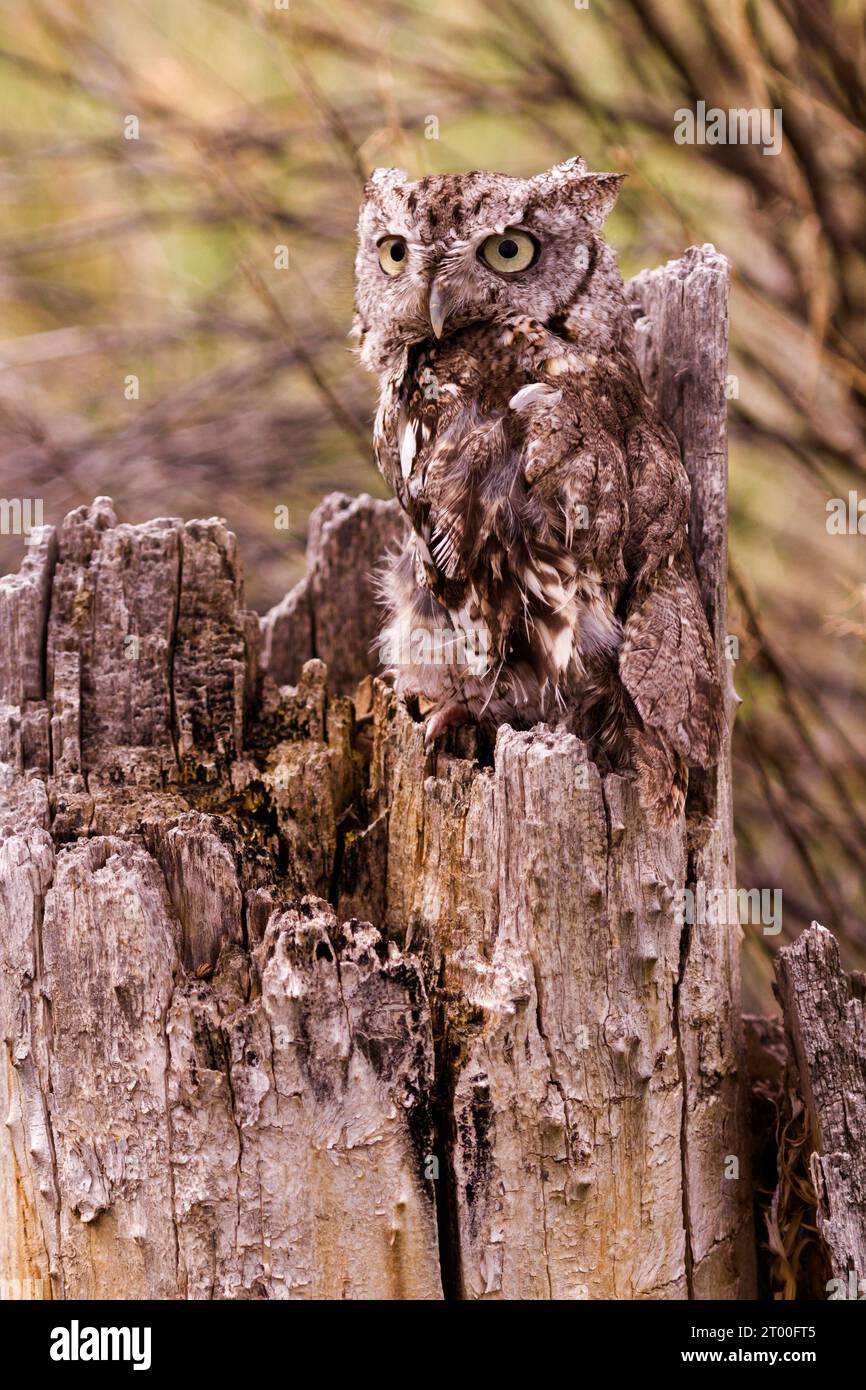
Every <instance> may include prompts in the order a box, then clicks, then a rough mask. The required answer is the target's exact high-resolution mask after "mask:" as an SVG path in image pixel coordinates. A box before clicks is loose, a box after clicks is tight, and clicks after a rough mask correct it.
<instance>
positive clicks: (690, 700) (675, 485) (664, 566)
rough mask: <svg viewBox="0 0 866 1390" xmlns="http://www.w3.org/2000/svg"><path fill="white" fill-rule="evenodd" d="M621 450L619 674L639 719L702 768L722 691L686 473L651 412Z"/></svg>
mask: <svg viewBox="0 0 866 1390" xmlns="http://www.w3.org/2000/svg"><path fill="white" fill-rule="evenodd" d="M627 454H628V465H629V474H630V479H631V505H630V517H629V532H628V538H627V544H626V548H625V558H626V567H627V569H628V571H629V577H630V580H631V584H630V591H629V604H628V610H627V613H626V618H625V624H624V635H623V642H622V646H621V648H620V654H619V672H620V677H621V679H622V683H623V685H624V686H625V688H626V690H627V691H628V693H629V695H630V696H631V698H632V700H633V701H634V703H635V705H636V707H637V710H638V713H639V714H640V716H641V719H642V720H643V721H644V723H645V724H646V725H648V726H650V727H651V728H652V729H654V730H658V731H660V732H661V733H663V734H664V735H665V736H666V737H667V738H668V739H669V741H670V743H671V746H672V747H673V748H674V749H675V750H676V751H677V752H678V753H680V754H681V755H682V757H684V758H685V759H686V761H687V762H688V763H690V764H692V765H693V766H694V765H697V766H700V767H709V766H711V765H712V764H713V763H714V762H716V760H717V758H718V755H719V748H720V745H721V740H722V735H723V732H724V727H725V714H724V697H723V694H722V687H721V681H720V679H719V670H718V662H717V659H716V651H715V647H714V644H713V640H712V637H711V635H710V630H709V625H708V623H707V618H706V614H705V613H704V607H703V603H702V600H701V595H700V591H699V589H698V583H697V578H696V576H695V568H694V562H693V560H692V555H691V551H690V549H689V543H688V530H687V526H688V508H689V493H690V489H689V482H688V478H687V476H686V472H685V469H684V468H683V465H682V461H681V459H680V456H679V450H678V448H677V445H676V441H675V440H674V438H673V436H672V435H671V434H670V432H669V431H668V430H666V429H665V428H664V427H662V426H659V425H657V424H656V423H655V422H654V421H653V420H652V419H651V418H649V419H646V420H643V421H641V422H640V423H639V424H638V425H637V426H636V427H635V428H634V429H633V430H632V432H631V434H630V437H629V445H628V450H627Z"/></svg>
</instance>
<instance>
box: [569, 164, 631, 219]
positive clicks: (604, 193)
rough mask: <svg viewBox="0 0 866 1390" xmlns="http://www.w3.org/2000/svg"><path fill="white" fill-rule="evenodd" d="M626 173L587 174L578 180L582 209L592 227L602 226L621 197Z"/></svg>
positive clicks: (578, 193)
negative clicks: (620, 193)
mask: <svg viewBox="0 0 866 1390" xmlns="http://www.w3.org/2000/svg"><path fill="white" fill-rule="evenodd" d="M624 179H625V174H585V175H584V176H583V178H582V179H578V180H577V185H578V186H577V188H576V190H575V191H576V193H577V196H578V199H579V201H580V210H581V213H582V214H583V216H584V217H585V218H586V220H587V222H588V223H589V224H590V226H591V227H596V228H598V227H601V226H602V225H603V224H604V223H605V222H606V220H607V216H608V213H609V212H610V211H611V209H612V207H613V205H614V203H615V202H616V200H617V198H618V197H619V190H620V188H621V186H622V183H623V181H624Z"/></svg>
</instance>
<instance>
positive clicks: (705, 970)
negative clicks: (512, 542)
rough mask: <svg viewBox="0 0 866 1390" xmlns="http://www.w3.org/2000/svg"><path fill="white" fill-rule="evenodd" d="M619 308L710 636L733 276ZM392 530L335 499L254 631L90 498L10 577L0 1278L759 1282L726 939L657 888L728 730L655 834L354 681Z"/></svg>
mask: <svg viewBox="0 0 866 1390" xmlns="http://www.w3.org/2000/svg"><path fill="white" fill-rule="evenodd" d="M629 293H630V297H631V302H632V304H633V307H634V311H635V318H636V339H637V344H638V351H639V358H640V361H641V365H642V370H643V371H644V373H645V376H646V380H647V385H648V389H650V391H651V392H652V394H653V395H654V396H655V398H656V399H657V401H658V402H659V404H660V408H661V409H662V411H663V413H664V414H665V416H666V418H667V419H668V420H669V422H670V423H671V425H672V427H673V428H674V430H675V431H676V432H677V434H678V436H679V438H680V440H681V443H682V445H683V450H684V455H685V460H686V466H687V468H688V470H689V473H690V475H691V477H692V481H693V505H692V527H691V533H692V542H693V546H694V549H695V556H696V560H697V563H698V569H699V574H700V579H701V584H702V589H703V593H704V597H705V600H706V603H707V608H708V612H709V616H710V619H711V622H712V625H713V630H714V633H715V637H716V641H717V643H718V647H719V652H720V655H721V657H722V659H724V645H723V644H724V635H725V495H726V486H725V467H726V462H725V428H724V371H725V355H726V307H725V306H726V295H727V266H726V263H725V262H724V260H723V258H721V257H719V256H717V255H716V253H715V252H713V250H712V248H707V247H705V248H703V249H702V250H695V249H693V250H691V251H689V252H687V253H686V255H685V257H684V258H683V259H682V260H681V261H677V262H673V263H671V264H670V265H668V266H666V267H664V268H663V269H662V270H658V271H653V272H651V273H648V274H644V275H642V276H640V277H638V279H637V280H636V281H634V282H632V284H631V286H630V290H629ZM400 525H401V522H400V520H399V516H398V515H397V513H396V511H395V508H394V506H393V504H388V503H374V502H372V501H370V500H369V499H357V500H356V501H354V502H353V501H351V500H350V499H342V498H330V499H327V501H326V502H325V503H324V504H323V507H322V508H321V509H320V511H319V513H318V514H317V516H316V518H315V520H314V522H313V525H312V527H311V540H310V555H309V559H310V565H309V573H308V575H307V578H306V579H305V580H304V581H302V584H301V585H300V586H298V588H296V589H295V590H293V591H292V594H291V595H289V596H287V599H286V600H284V602H283V604H281V605H279V606H278V608H277V609H276V610H273V611H272V613H271V614H269V615H268V616H267V617H266V619H264V620H263V622H262V635H263V641H262V642H261V643H260V634H259V623H258V620H257V619H256V618H255V616H254V615H253V614H251V613H249V612H247V611H246V610H245V608H244V604H243V593H242V585H241V578H240V572H239V563H238V557H237V554H236V549H235V542H234V538H233V536H232V535H231V533H230V532H228V531H227V530H226V528H225V526H224V525H223V524H222V523H221V522H219V521H216V520H211V521H203V522H190V523H187V524H186V525H184V524H183V523H182V522H180V521H178V520H176V519H172V518H169V519H161V520H157V521H151V522H149V523H147V524H145V525H141V526H128V525H118V524H117V523H116V521H115V518H114V516H113V513H112V511H111V507H110V503H108V502H107V501H106V500H105V499H98V500H97V502H96V503H94V505H93V506H92V507H90V508H86V509H80V510H79V511H77V512H74V513H72V514H71V515H70V516H69V517H67V518H66V520H65V522H64V523H63V525H62V527H61V528H60V529H59V532H58V533H57V534H56V535H55V534H54V532H53V530H51V529H50V528H46V529H45V531H44V533H43V534H42V536H41V539H40V540H39V543H38V544H37V545H34V546H33V547H32V549H31V553H30V554H29V555H28V558H27V561H26V563H25V565H24V566H23V567H22V570H21V573H20V574H19V575H17V576H10V577H7V578H6V579H4V580H2V581H0V623H2V632H3V647H2V656H0V702H2V708H0V758H2V763H3V767H2V785H3V787H4V792H3V809H2V813H0V827H2V829H0V833H2V834H3V836H4V838H3V840H2V842H0V964H2V973H0V1029H2V1036H3V1038H4V1040H5V1065H4V1067H3V1069H2V1079H0V1088H2V1090H0V1104H2V1106H3V1108H4V1113H5V1114H6V1115H7V1116H8V1120H7V1124H6V1126H5V1128H4V1129H3V1131H2V1138H0V1213H2V1216H3V1229H2V1238H0V1276H2V1277H6V1278H9V1279H21V1280H26V1279H28V1278H29V1279H37V1280H38V1279H41V1280H42V1281H43V1283H44V1287H45V1289H46V1291H47V1290H48V1289H49V1288H50V1290H51V1292H52V1293H53V1296H55V1297H81V1296H83V1297H121V1296H125V1297H132V1298H147V1297H169V1298H176V1297H180V1298H186V1297H188V1298H255V1297H269V1298H298V1297H301V1298H392V1299H402V1298H408V1299H427V1298H430V1299H436V1298H440V1297H442V1296H443V1294H444V1295H445V1296H447V1297H456V1298H461V1297H462V1298H472V1299H474V1298H527V1299H548V1298H566V1299H573V1298H605V1297H607V1298H687V1297H694V1298H706V1297H723V1298H731V1297H737V1296H740V1297H742V1296H749V1294H750V1293H751V1292H752V1289H753V1282H752V1281H753V1263H754V1259H753V1257H754V1248H753V1236H752V1232H751V1194H750V1186H749V1173H748V1158H747V1142H746V1137H745V1134H744V1105H743V1101H744V1096H743V1093H742V1091H743V1088H742V1087H741V1085H740V1080H739V1079H740V1075H741V1071H742V1058H741V1042H740V1018H739V978H738V965H737V961H738V936H739V929H738V927H737V926H736V925H733V926H731V927H704V926H702V925H700V924H694V925H691V926H689V925H687V926H683V925H682V924H681V921H680V918H679V916H678V914H677V911H676V903H677V894H678V892H679V891H680V890H681V889H683V888H684V887H688V886H689V885H692V886H695V885H696V884H697V883H698V882H703V883H704V884H705V885H706V886H707V887H710V888H714V889H718V888H727V887H729V886H732V885H733V883H734V877H733V874H734V866H733V841H732V830H731V795H730V764H729V753H728V749H727V748H726V749H725V754H724V757H723V760H722V763H721V764H720V766H719V768H718V769H717V771H716V773H715V775H714V776H713V777H712V778H708V779H706V782H705V784H703V785H701V786H700V787H698V788H697V789H696V793H697V794H696V796H695V798H694V799H693V803H692V809H693V811H694V815H693V817H692V820H691V823H690V824H688V823H687V822H686V819H685V818H684V819H683V821H682V823H681V824H679V825H677V826H676V827H675V828H674V829H672V830H671V831H670V832H669V833H666V834H661V833H659V832H657V831H655V830H652V829H650V828H649V827H648V826H647V824H646V822H645V820H644V817H643V814H642V812H641V810H640V807H639V805H638V802H637V797H636V795H635V792H634V789H633V786H632V784H631V782H630V780H629V779H628V778H627V777H625V776H607V777H605V778H602V777H600V776H599V773H598V771H597V769H596V767H595V766H594V764H593V763H592V762H590V761H589V760H588V757H587V753H586V749H585V747H584V746H583V745H582V744H581V743H580V742H579V740H577V739H576V738H575V737H573V736H572V735H570V734H567V733H565V732H563V731H557V730H550V729H547V728H544V727H541V728H538V729H536V730H533V731H531V732H528V733H518V732H515V731H514V730H512V729H510V728H507V727H506V728H503V729H501V730H500V731H499V735H498V738H497V740H496V746H495V750H493V752H492V753H491V755H490V756H489V757H488V756H485V754H484V751H483V750H481V754H480V755H479V756H476V754H477V753H478V750H477V749H476V747H475V741H474V735H472V734H471V733H469V732H467V731H465V730H464V731H460V732H458V733H457V734H453V735H452V736H451V737H452V739H453V740H455V741H454V742H452V743H451V744H450V745H448V746H446V747H442V746H440V747H439V750H438V751H436V752H432V753H430V752H427V751H426V750H425V748H424V740H423V729H422V726H421V723H420V722H419V721H418V720H417V719H416V718H415V717H413V713H412V711H411V710H410V709H407V708H406V706H405V705H404V704H402V703H399V702H398V701H397V700H396V699H395V697H394V696H393V694H392V692H391V691H390V690H388V689H387V688H386V687H385V686H384V685H383V684H382V683H381V682H378V681H375V682H373V683H372V684H371V683H370V682H369V680H368V681H367V682H366V683H364V684H363V685H362V686H361V688H360V691H359V692H358V696H357V700H356V701H354V702H353V700H352V699H351V698H350V693H351V692H352V691H353V689H354V686H355V683H356V681H357V679H358V678H360V677H361V676H362V675H363V674H364V671H365V670H369V669H370V668H371V643H372V639H373V636H374V633H375V613H374V610H373V605H372V599H371V595H370V591H369V589H368V588H367V587H366V585H367V572H368V571H369V569H370V568H371V566H372V563H373V562H374V560H375V558H376V556H377V555H378V554H379V553H380V551H381V549H382V548H383V546H384V544H385V543H386V541H387V539H388V537H389V536H391V535H393V534H395V531H396V528H398V527H399V526H400ZM260 645H261V651H262V653H263V656H262V655H261V654H260ZM322 657H327V659H328V665H329V667H330V669H331V671H332V673H333V680H332V682H331V684H330V687H329V685H328V669H327V668H326V666H325V664H324V662H323V661H322V660H321V658H322ZM289 682H290V683H291V684H289ZM730 704H731V706H733V697H731V699H730ZM369 923H372V924H373V925H369Z"/></svg>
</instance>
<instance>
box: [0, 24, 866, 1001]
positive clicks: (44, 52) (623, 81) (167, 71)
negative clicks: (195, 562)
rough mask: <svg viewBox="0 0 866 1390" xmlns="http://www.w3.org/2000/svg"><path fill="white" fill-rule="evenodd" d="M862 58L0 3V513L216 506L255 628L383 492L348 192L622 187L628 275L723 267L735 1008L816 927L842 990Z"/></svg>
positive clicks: (861, 587)
mask: <svg viewBox="0 0 866 1390" xmlns="http://www.w3.org/2000/svg"><path fill="white" fill-rule="evenodd" d="M277 3H280V0H277ZM864 48H866V37H864V6H863V0H838V2H837V3H831V0H754V2H753V3H748V2H747V0H705V2H704V3H698V4H695V5H693V6H689V7H684V6H682V5H681V4H680V3H677V2H676V0H590V2H589V6H588V8H587V9H577V8H576V7H575V5H574V4H573V3H572V2H571V0H453V3H452V0H445V2H444V3H442V2H441V0H436V3H426V4H425V3H413V2H411V0H406V3H371V4H365V5H357V4H352V3H349V0H290V5H289V8H288V9H282V8H279V9H278V8H277V7H276V4H275V3H274V0H184V4H183V5H179V4H177V3H174V2H173V0H139V2H138V3H136V2H135V0H125V3H123V4H122V5H119V4H117V3H116V0H66V2H65V3H60V0H6V3H5V5H4V7H3V10H2V14H0V201H2V204H3V208H4V215H3V224H2V231H0V306H2V330H0V335H2V340H3V341H2V343H0V493H2V495H4V496H6V497H17V496H20V497H41V498H44V502H45V514H46V520H51V521H58V520H59V519H60V518H61V516H62V515H63V513H64V512H65V511H66V510H67V509H68V508H70V507H72V506H75V505H78V504H80V503H82V502H87V501H89V500H90V499H91V498H92V497H93V496H94V495H96V494H98V493H109V494H110V495H112V496H113V497H114V499H115V503H116V505H117V508H118V510H119V513H120V515H121V516H122V518H123V519H125V520H131V521H140V520H144V519H146V518H147V517H150V516H153V515H158V514H165V513H172V514H179V515H182V516H186V517H190V516H194V515H202V514H204V515H211V514H213V513H218V514H221V515H224V516H225V517H226V518H227V519H228V520H229V521H230V524H231V525H232V527H233V528H234V529H235V530H236V531H237V532H238V534H239V536H240V538H241V543H242V549H243V553H244V557H245V562H246V570H247V576H248V593H249V597H250V600H251V601H252V603H253V604H254V605H255V606H256V607H258V608H260V609H264V608H266V607H267V606H268V605H269V604H271V603H272V602H274V601H275V600H276V599H278V598H279V597H280V596H281V595H282V594H283V592H284V591H285V590H286V588H287V587H288V586H289V584H290V583H291V582H292V580H293V579H294V578H295V577H296V575H297V573H298V571H299V569H300V567H301V565H302V558H303V544H304V534H305V527H306V520H307V516H308V514H309V511H310V509H311V508H312V507H313V506H314V505H315V503H316V502H317V501H318V500H319V498H320V497H321V496H322V495H323V494H324V493H325V492H327V491H329V490H331V489H332V488H343V489H346V490H349V491H358V490H361V489H366V490H368V491H372V492H374V493H379V494H381V493H382V491H383V489H382V484H381V482H380V481H379V479H378V476H377V474H376V472H375V469H374V467H373V464H372V461H371V454H370V444H369V439H370V420H371V409H372V401H373V382H372V381H371V380H370V379H368V378H366V377H365V376H364V374H363V373H362V372H361V370H360V368H358V366H357V365H356V363H355V361H354V358H353V357H352V355H351V352H350V344H349V341H348V339H347V336H346V335H347V332H348V329H349V326H350V321H351V296H352V257H353V228H354V221H355V216H356V207H357V203H358V199H359V194H360V189H361V184H362V181H363V175H364V173H365V171H367V170H368V169H369V168H371V167H372V166H374V165H376V164H382V163H399V164H402V165H404V166H405V167H406V168H408V169H409V170H410V172H411V173H413V174H415V175H417V174H420V173H425V172H436V171H440V170H459V169H468V168H474V167H490V168H499V169H503V170H506V171H508V172H513V173H530V172H534V171H536V170H538V169H540V168H543V167H546V166H548V165H549V164H551V163H554V162H555V161H556V160H559V159H562V158H565V157H566V156H568V155H571V154H573V153H581V154H583V155H584V156H585V157H586V158H587V159H588V161H589V163H590V166H591V167H594V168H599V169H619V170H624V171H625V172H627V173H628V174H629V176H630V177H629V179H628V181H627V183H626V186H625V189H624V192H623V194H622V197H621V201H620V204H619V206H618V208H617V210H616V212H615V213H614V215H613V217H612V218H611V220H610V223H609V224H608V235H609V237H610V239H611V240H612V241H613V243H614V244H615V245H616V246H617V248H618V249H619V251H620V256H621V261H622V265H623V270H624V272H625V273H626V274H631V273H633V272H634V271H636V270H637V269H639V268H641V267H642V266H646V265H653V264H656V263H658V262H659V261H662V260H665V259H667V258H668V257H670V256H675V255H677V254H679V252H680V251H681V250H682V249H683V248H684V247H685V246H686V245H688V244H690V243H693V242H701V241H705V240H712V241H713V242H715V244H716V245H717V246H718V247H719V248H720V249H721V250H722V251H724V252H725V253H726V254H727V255H728V256H729V257H730V258H731V260H732V262H733V265H734V269H735V282H734V289H733V298H732V332H731V348H732V354H731V368H730V370H731V371H732V372H733V373H734V374H735V375H736V377H737V378H738V382H739V398H738V399H736V400H733V401H732V402H731V566H732V575H731V578H732V600H733V602H732V613H731V623H730V626H731V632H732V633H733V634H735V635H736V636H737V637H738V638H739V642H740V654H739V660H738V662H737V667H736V684H737V688H738V690H739V693H740V695H741V696H742V697H743V705H742V707H741V710H740V714H739V718H738V724H737V730H736V740H735V742H736V789H737V831H738V869H739V879H740V882H741V883H742V884H743V885H744V886H746V887H753V886H754V887H759V888H781V889H782V890H783V893H784V909H785V914H784V923H785V925H784V930H783V933H782V935H781V936H778V937H774V938H768V937H764V936H763V935H762V934H761V932H760V929H759V928H754V927H752V928H747V929H746V947H745V949H746V992H747V999H748V1002H749V1004H750V1005H751V1006H752V1007H754V1008H757V1009H766V1008H768V1007H770V1005H771V1001H770V998H769V986H768V980H769V975H770V961H771V953H772V952H773V951H774V950H775V949H777V948H778V946H779V945H780V944H782V943H783V942H784V941H785V940H786V939H790V938H791V937H792V936H793V935H795V934H796V933H797V932H798V931H799V929H800V927H801V926H802V925H803V924H804V923H805V922H807V921H809V920H810V919H811V918H812V917H818V918H819V919H820V920H822V921H823V922H824V923H825V924H826V925H827V926H830V927H832V928H833V929H834V930H835V931H836V932H837V933H838V935H839V936H840V938H841V940H842V942H843V949H844V952H845V955H846V957H847V962H848V964H849V965H859V966H861V967H862V966H863V965H864V964H866V926H864V923H866V911H864V859H866V795H864V790H866V679H864V655H866V568H864V552H866V536H856V535H855V536H832V535H829V534H828V532H827V529H826V524H825V523H826V510H825V508H826V502H827V499H828V498H830V497H847V494H848V491H849V490H850V489H854V490H859V492H860V493H861V494H862V495H864V496H866V416H864V406H866V315H864V300H866V85H864V61H863V60H864ZM698 100H704V101H706V102H707V104H708V105H710V106H712V105H716V106H721V107H725V108H727V107H729V106H757V107H770V108H776V107H779V108H781V109H782V111H783V123H784V144H783V149H782V152H781V153H780V154H779V155H778V156H777V157H768V156H765V155H762V153H761V151H760V150H759V149H756V148H754V147H748V146H737V145H731V146H678V145H676V144H675V143H674V140H673V130H674V112H675V111H676V110H677V108H679V107H682V106H694V104H695V102H696V101H698ZM129 116H134V117H137V119H138V122H139V127H140V129H139V138H138V139H137V140H132V139H125V138H124V122H125V120H126V118H127V117H129ZM430 116H434V117H436V119H437V121H438V123H439V130H438V136H439V138H438V139H428V138H426V136H425V120H426V118H427V117H430ZM426 129H428V130H429V123H428V125H427V126H426ZM282 244H285V245H287V246H288V248H289V256H290V265H289V269H288V270H278V269H276V268H275V247H277V246H279V245H282ZM132 374H134V375H135V376H137V377H138V378H139V382H140V395H139V399H138V400H128V399H126V397H125V394H124V383H125V380H126V378H127V377H128V376H129V375H132ZM280 506H288V508H289V513H290V518H291V525H290V527H289V529H288V530H278V529H276V528H275V526H274V514H275V508H277V507H280ZM21 552H22V544H21V541H20V539H14V538H3V539H2V540H0V562H5V567H6V568H16V567H17V565H18V563H19V560H20V556H21Z"/></svg>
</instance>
